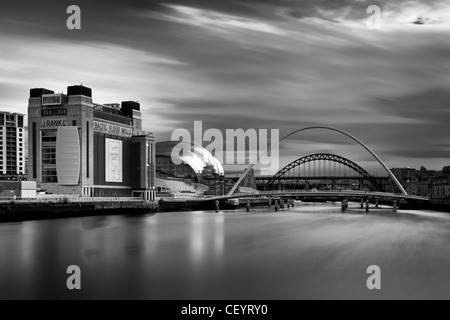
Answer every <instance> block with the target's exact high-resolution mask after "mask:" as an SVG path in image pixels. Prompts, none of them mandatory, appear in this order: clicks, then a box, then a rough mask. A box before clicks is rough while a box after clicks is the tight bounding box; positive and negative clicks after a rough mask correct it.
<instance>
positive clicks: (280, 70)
mask: <svg viewBox="0 0 450 320" xmlns="http://www.w3.org/2000/svg"><path fill="white" fill-rule="evenodd" d="M70 4H72V3H71V2H68V1H56V0H54V1H50V0H46V1H42V2H39V4H31V5H30V4H29V3H28V2H27V1H23V0H16V1H9V0H6V1H5V2H4V6H3V8H2V12H0V30H2V31H1V32H0V41H1V43H2V53H1V55H0V103H1V104H2V105H3V106H4V107H3V109H8V110H11V111H12V110H16V111H20V112H26V104H27V97H28V90H29V89H30V88H32V87H48V88H49V89H53V90H55V91H64V90H65V88H66V87H67V86H68V85H72V84H78V83H81V82H82V83H84V84H85V85H88V86H90V87H92V89H93V93H94V99H95V101H96V102H99V103H106V102H117V101H122V100H138V101H140V102H141V105H142V109H143V112H144V127H145V129H147V130H150V131H154V132H155V133H156V135H157V138H158V139H161V140H167V139H168V138H169V137H170V133H171V132H172V130H174V129H175V128H191V127H192V125H193V121H194V120H203V121H204V123H205V125H206V126H210V127H215V128H219V129H226V128H244V129H246V128H267V129H272V128H275V129H280V131H281V133H282V134H285V133H288V132H291V131H293V130H295V129H298V128H300V127H303V126H307V125H311V124H327V125H332V126H336V127H339V128H342V129H344V130H348V131H350V132H351V133H353V134H355V135H356V136H358V137H360V138H361V139H362V140H364V141H366V142H367V143H368V144H369V145H370V146H372V147H373V148H374V149H376V150H377V151H378V152H379V153H380V155H381V156H382V157H383V158H386V159H388V160H391V161H393V162H394V163H393V164H395V165H396V166H401V165H402V164H405V165H415V164H416V163H418V162H420V161H421V160H420V158H421V157H420V154H421V150H423V153H422V154H423V157H422V158H423V159H424V161H425V160H426V161H429V162H430V163H433V165H438V166H440V164H439V162H444V161H443V160H442V158H441V157H443V156H445V155H446V150H447V149H448V147H446V145H448V144H449V143H450V141H448V139H447V135H448V133H446V130H447V131H448V129H446V127H445V123H448V118H449V116H448V112H447V111H446V110H447V109H448V102H449V94H448V92H447V91H448V88H450V78H449V77H448V74H449V72H450V70H449V69H450V65H449V64H448V56H449V54H450V44H449V42H448V41H447V39H448V29H449V27H448V9H449V4H448V3H447V2H444V1H437V0H436V1H413V2H411V1H399V2H395V3H392V2H388V1H384V0H383V1H350V0H338V1H336V0H333V1H331V0H323V1H312V0H305V1H287V0H270V1H250V0H248V1H218V0H208V1H204V0H192V1H186V0H183V1H178V0H173V1H170V2H165V1H150V2H149V1H143V0H131V1H123V0H113V1H108V2H104V1H87V0H80V1H78V3H77V4H78V5H79V6H80V7H81V12H82V29H81V30H78V31H70V30H68V29H67V28H66V25H65V24H66V19H67V17H68V15H67V14H66V8H67V6H68V5H70ZM369 4H370V5H372V4H375V5H379V6H380V7H381V8H382V13H383V27H382V29H381V30H368V29H367V27H366V24H365V21H366V19H367V17H368V15H367V12H366V9H367V6H368V5H369ZM418 20H420V21H424V22H425V24H423V25H415V24H413V22H414V21H418ZM424 106H425V107H424ZM298 139H302V138H301V137H300V138H298ZM304 139H306V140H308V141H309V142H311V143H316V144H321V143H320V142H321V141H322V142H323V143H322V144H321V145H326V144H328V145H337V146H338V145H340V144H339V143H334V142H335V141H331V142H330V141H326V140H325V139H328V138H327V137H325V136H322V135H320V134H318V135H317V136H312V135H310V136H309V137H307V138H304ZM324 140H325V141H324ZM295 142H296V140H295V139H294V140H292V143H293V144H289V143H288V144H286V147H283V148H284V149H283V150H284V151H286V158H289V157H295V156H296V153H295V146H294V143H295ZM407 150H413V151H414V152H413V151H409V152H408V151H407ZM413 153H414V154H413ZM401 154H404V156H403V157H402V156H401ZM430 156H432V157H433V159H430ZM411 157H413V158H414V160H413V158H411ZM409 161H411V162H414V163H411V164H410V163H409ZM442 164H444V163H442Z"/></svg>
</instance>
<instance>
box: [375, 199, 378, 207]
mask: <svg viewBox="0 0 450 320" xmlns="http://www.w3.org/2000/svg"><path fill="white" fill-rule="evenodd" d="M375 208H377V209H378V198H376V199H375Z"/></svg>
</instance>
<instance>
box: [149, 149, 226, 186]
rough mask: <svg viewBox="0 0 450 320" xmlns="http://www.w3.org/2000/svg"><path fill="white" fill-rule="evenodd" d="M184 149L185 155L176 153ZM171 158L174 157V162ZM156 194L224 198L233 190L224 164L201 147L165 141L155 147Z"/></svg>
mask: <svg viewBox="0 0 450 320" xmlns="http://www.w3.org/2000/svg"><path fill="white" fill-rule="evenodd" d="M180 146H183V150H184V151H186V152H185V153H183V152H181V149H180V150H179V151H180V152H174V150H178V149H176V148H179V147H180ZM172 157H175V158H176V159H175V161H174V159H172ZM156 175H157V186H156V188H157V192H159V193H166V194H184V195H186V194H192V195H222V194H224V193H225V192H227V190H229V189H231V187H232V185H231V186H229V184H227V181H226V180H224V170H223V167H222V164H221V163H220V161H219V160H218V159H216V158H215V157H214V156H213V155H212V154H211V153H210V152H209V151H208V150H206V149H205V148H203V147H202V146H197V145H194V144H188V143H187V142H184V143H180V142H179V141H163V142H158V143H157V144H156Z"/></svg>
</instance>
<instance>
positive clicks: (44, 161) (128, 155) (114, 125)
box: [28, 85, 155, 200]
mask: <svg viewBox="0 0 450 320" xmlns="http://www.w3.org/2000/svg"><path fill="white" fill-rule="evenodd" d="M154 142H155V139H154V137H153V135H152V134H151V133H144V132H143V131H142V119H141V112H140V104H139V103H137V102H133V101H125V102H122V103H120V104H119V103H113V104H96V103H94V102H93V101H92V90H91V89H90V88H88V87H85V86H82V85H76V86H69V87H68V88H67V93H66V94H63V93H58V94H55V93H54V92H53V91H51V90H48V89H43V88H38V89H31V90H30V99H29V104H28V161H29V173H28V175H29V178H30V180H34V181H36V182H37V185H38V188H39V189H41V190H45V191H47V193H53V194H77V195H80V196H96V197H99V196H100V197H131V196H138V197H142V198H143V199H145V200H150V199H153V197H154V192H153V190H154V181H155V171H154V168H155V165H154V162H155V148H154Z"/></svg>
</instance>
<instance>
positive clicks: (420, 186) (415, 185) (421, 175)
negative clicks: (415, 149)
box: [391, 166, 438, 197]
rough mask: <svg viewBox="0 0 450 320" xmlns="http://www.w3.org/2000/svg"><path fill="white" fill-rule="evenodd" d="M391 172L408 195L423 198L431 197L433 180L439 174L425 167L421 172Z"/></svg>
mask: <svg viewBox="0 0 450 320" xmlns="http://www.w3.org/2000/svg"><path fill="white" fill-rule="evenodd" d="M391 171H392V173H393V174H394V175H395V177H396V178H397V179H398V181H399V182H400V184H401V185H402V186H403V187H404V189H405V191H406V192H407V193H408V194H410V195H417V196H422V197H429V196H430V192H431V191H430V182H431V179H432V178H433V177H434V176H436V175H437V174H438V173H437V172H436V171H433V170H427V169H426V168H425V167H424V166H422V167H421V168H420V170H417V169H414V168H394V169H391Z"/></svg>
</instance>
